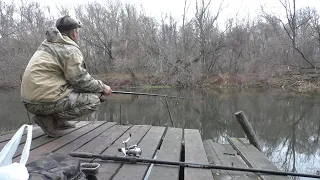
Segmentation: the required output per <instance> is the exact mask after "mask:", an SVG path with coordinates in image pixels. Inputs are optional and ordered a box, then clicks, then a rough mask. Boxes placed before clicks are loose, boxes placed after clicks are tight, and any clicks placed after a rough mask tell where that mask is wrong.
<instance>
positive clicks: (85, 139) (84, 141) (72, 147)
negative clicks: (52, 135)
mask: <svg viewBox="0 0 320 180" xmlns="http://www.w3.org/2000/svg"><path fill="white" fill-rule="evenodd" d="M112 124H113V125H112ZM115 124H116V123H111V122H110V123H105V124H103V125H101V126H99V127H97V128H96V129H93V130H92V131H90V132H89V133H88V134H85V135H83V136H81V137H80V138H78V139H76V140H75V141H72V142H71V143H69V144H67V145H66V146H63V147H62V148H60V149H58V150H57V151H55V152H58V153H64V154H68V153H69V152H70V151H76V150H77V149H79V148H81V147H83V146H86V145H88V144H89V145H90V142H92V141H93V140H94V139H95V138H97V137H98V136H99V135H101V134H102V133H105V132H106V131H108V130H110V129H111V128H114V125H115ZM110 125H111V126H110ZM111 135H112V134H110V136H111ZM102 136H104V135H102ZM105 137H108V136H105ZM103 141H105V139H104V140H103ZM100 142H101V141H100Z"/></svg>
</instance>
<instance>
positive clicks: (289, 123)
mask: <svg viewBox="0 0 320 180" xmlns="http://www.w3.org/2000/svg"><path fill="white" fill-rule="evenodd" d="M138 91H139V90H138ZM141 91H143V90H141ZM143 92H145V91H143ZM150 93H161V94H168V95H172V96H181V97H188V98H193V99H194V100H181V99H167V100H165V99H164V98H157V97H156V98H155V97H148V96H139V97H138V96H132V95H112V96H110V97H109V99H108V101H106V102H105V103H103V105H102V106H101V107H100V109H99V111H98V112H97V113H96V114H95V115H94V116H95V117H96V118H97V119H99V120H102V119H107V120H108V121H115V122H118V123H120V124H150V125H156V126H164V125H166V124H167V125H169V126H173V125H174V126H175V127H179V128H193V129H199V130H200V132H201V135H202V138H203V139H209V138H210V139H213V140H214V141H216V142H219V143H226V137H227V136H231V137H244V136H245V135H244V132H243V130H242V128H241V126H240V125H239V124H238V122H237V121H236V119H235V116H234V113H235V112H237V111H240V110H242V111H244V112H245V114H246V115H247V117H248V119H249V121H250V122H251V124H252V126H253V128H254V130H255V131H256V134H257V135H258V137H259V140H260V143H261V145H262V147H263V151H264V154H265V155H266V156H267V157H268V158H269V159H271V160H272V161H273V162H274V163H275V164H276V165H277V166H278V167H279V168H281V169H283V170H285V171H297V172H305V173H313V174H314V173H315V172H316V171H317V170H320V150H319V137H320V121H319V114H320V112H319V108H320V107H319V103H320V97H310V96H304V95H292V94H285V93H283V92H281V91H278V90H268V91H263V90H261V91H253V90H235V89H228V90H224V91H221V90H193V91H191V90H181V91H178V90H170V89H166V90H159V91H153V92H150ZM0 99H1V103H0V106H1V110H0V118H1V122H2V123H1V131H8V130H10V129H15V128H17V127H19V126H20V125H21V124H22V123H25V122H28V117H27V115H26V111H25V110H24V108H23V106H22V105H21V103H20V97H19V92H18V91H16V92H15V91H10V92H0ZM300 179H306V178H300Z"/></svg>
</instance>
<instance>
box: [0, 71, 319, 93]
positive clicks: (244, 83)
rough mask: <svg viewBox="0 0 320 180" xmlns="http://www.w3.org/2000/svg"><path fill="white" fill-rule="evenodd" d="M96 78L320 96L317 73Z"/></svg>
mask: <svg viewBox="0 0 320 180" xmlns="http://www.w3.org/2000/svg"><path fill="white" fill-rule="evenodd" d="M94 77H95V78H96V79H100V80H102V81H103V82H104V83H106V84H108V85H110V86H111V87H114V88H132V87H142V88H145V89H153V88H171V87H175V88H194V87H197V88H278V89H282V90H285V91H288V92H296V93H306V94H320V76H318V75H317V74H291V75H281V76H272V77H267V78H263V77H260V76H259V75H258V74H253V73H251V74H242V75H230V74H227V73H226V74H222V75H213V76H208V77H206V78H204V79H203V80H202V81H201V82H200V81H198V82H195V83H194V84H192V85H191V84H185V83H183V82H181V81H179V79H178V78H176V79H175V80H173V78H172V79H171V78H169V77H158V76H154V75H149V74H134V75H133V74H125V73H109V74H100V75H94ZM19 87H20V85H19V84H18V83H17V82H15V84H2V85H1V86H0V89H3V90H10V89H17V88H19Z"/></svg>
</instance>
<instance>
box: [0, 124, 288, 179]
mask: <svg viewBox="0 0 320 180" xmlns="http://www.w3.org/2000/svg"><path fill="white" fill-rule="evenodd" d="M129 134H131V139H130V141H129V144H130V145H131V144H137V145H138V147H140V148H141V149H142V156H140V158H147V159H157V160H168V161H184V162H194V163H205V164H208V163H213V164H215V165H224V166H234V167H252V168H259V169H269V170H277V168H276V167H275V166H274V165H273V164H272V163H271V162H270V161H269V160H268V159H267V158H266V157H265V156H264V155H263V154H262V153H260V152H259V151H258V150H257V149H256V148H255V147H253V146H252V145H250V144H249V143H248V141H246V140H244V139H236V138H229V139H228V140H229V143H230V144H228V145H222V144H218V143H215V142H213V141H212V140H206V141H202V139H201V136H200V133H199V131H198V130H195V129H180V128H171V127H169V128H168V127H159V126H150V125H117V124H116V123H114V122H105V121H96V122H88V121H81V122H77V123H76V128H73V129H69V130H66V131H65V134H64V136H62V137H60V138H48V137H47V136H46V135H45V134H44V132H43V131H42V130H41V128H39V127H37V126H35V127H34V130H33V140H32V144H31V152H30V156H29V161H28V162H30V161H33V160H36V159H38V158H39V157H40V156H41V155H43V154H45V153H48V152H59V153H65V154H68V153H69V152H71V151H75V152H89V153H95V154H102V155H112V156H122V154H121V152H119V151H118V148H120V147H123V146H124V145H123V144H122V142H123V141H124V140H126V139H127V138H128V137H129ZM12 135H13V134H6V135H2V136H0V148H1V149H2V148H3V147H4V145H5V144H6V143H7V142H8V141H9V140H10V138H11V137H12ZM25 138H26V137H25V136H23V138H22V141H21V143H22V144H20V145H19V147H18V151H17V152H16V154H15V159H14V161H18V160H19V157H20V155H21V152H22V149H23V145H24V144H23V143H24V142H25ZM86 161H88V160H86ZM90 161H92V162H98V163H100V164H101V166H100V169H99V173H98V174H97V179H99V180H105V179H114V180H129V179H132V180H136V179H141V180H142V179H150V180H158V179H166V180H171V179H172V180H178V179H179V180H180V179H186V180H193V179H201V180H206V179H208V180H212V179H245V180H247V179H265V180H268V179H279V180H280V179H281V180H282V179H290V178H289V177H284V176H274V175H262V174H254V173H246V172H238V171H225V170H208V169H200V168H183V167H178V166H167V165H153V166H150V165H148V164H123V163H118V162H111V161H100V160H97V159H91V160H90ZM151 167H152V168H151ZM147 172H148V173H147ZM146 175H147V177H145V176H146Z"/></svg>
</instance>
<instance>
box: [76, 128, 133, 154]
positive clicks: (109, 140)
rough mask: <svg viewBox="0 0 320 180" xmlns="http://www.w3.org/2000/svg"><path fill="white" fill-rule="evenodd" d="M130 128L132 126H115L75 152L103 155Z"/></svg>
mask: <svg viewBox="0 0 320 180" xmlns="http://www.w3.org/2000/svg"><path fill="white" fill-rule="evenodd" d="M129 128H131V126H121V125H115V126H113V127H112V128H110V129H108V130H107V131H105V132H103V133H102V134H100V135H99V136H97V137H96V138H94V139H93V140H91V141H90V142H88V143H87V144H85V145H83V146H82V147H80V148H78V149H77V150H75V151H76V152H88V153H94V154H101V153H102V152H103V151H104V150H105V149H107V148H108V147H109V146H110V145H111V144H113V143H114V142H115V141H116V140H117V139H119V137H120V136H122V135H123V133H124V132H126V131H127V130H128V129H129Z"/></svg>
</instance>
